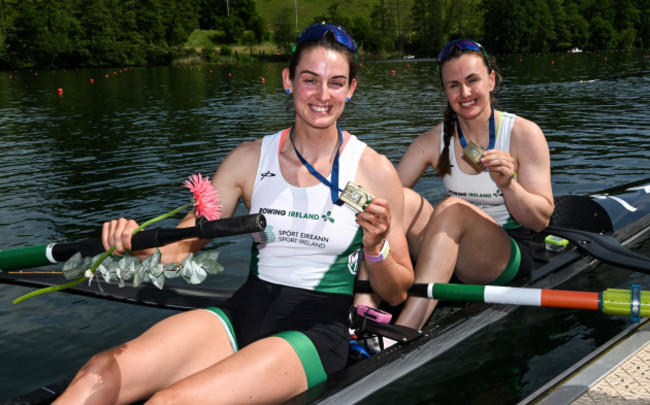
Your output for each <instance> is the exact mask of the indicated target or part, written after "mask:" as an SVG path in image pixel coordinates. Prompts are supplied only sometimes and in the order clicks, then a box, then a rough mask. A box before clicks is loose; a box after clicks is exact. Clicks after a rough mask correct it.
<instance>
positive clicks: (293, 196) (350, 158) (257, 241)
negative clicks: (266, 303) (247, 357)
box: [250, 129, 366, 295]
mask: <svg viewBox="0 0 650 405" xmlns="http://www.w3.org/2000/svg"><path fill="white" fill-rule="evenodd" d="M346 135H347V133H346ZM344 138H345V137H344ZM284 141H286V142H290V140H289V130H288V129H287V130H284V131H281V132H278V133H276V134H275V135H270V136H265V137H264V138H263V140H262V150H261V155H260V162H259V165H258V167H257V177H256V178H255V185H254V186H253V195H252V198H251V209H250V212H251V213H258V212H259V213H262V214H264V216H265V217H266V224H267V225H266V229H265V230H264V231H263V232H259V233H255V234H253V235H252V236H253V247H252V252H251V265H250V269H251V272H252V273H253V274H255V275H256V276H258V277H259V278H260V279H262V280H265V281H268V282H271V283H275V284H281V285H287V286H291V287H298V288H304V289H308V290H314V291H322V292H330V293H338V294H348V295H352V293H353V286H354V279H355V278H356V275H357V271H358V269H359V265H360V262H361V249H362V244H361V239H362V236H363V233H362V229H361V227H359V225H358V224H357V223H356V216H355V214H356V211H354V210H353V209H351V208H350V207H349V206H347V205H346V204H344V205H343V206H338V205H335V204H333V203H332V198H331V193H330V188H329V187H328V186H326V185H324V184H322V183H320V182H319V183H318V184H316V185H315V186H310V187H295V186H293V185H291V184H289V183H287V181H285V179H284V177H283V176H282V172H281V171H280V161H279V152H280V148H281V146H282V143H283V142H284ZM365 147H366V144H365V143H363V142H361V141H360V140H358V139H357V138H356V137H355V136H350V137H349V138H348V139H347V141H344V144H343V147H342V148H341V154H340V156H339V188H341V189H342V188H344V187H345V185H346V184H347V182H348V181H354V178H355V174H356V172H357V167H358V165H359V160H360V158H361V154H362V153H363V150H364V149H365ZM328 180H329V181H331V176H330V178H328Z"/></svg>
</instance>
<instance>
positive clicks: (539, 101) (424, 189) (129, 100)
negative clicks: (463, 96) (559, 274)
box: [0, 51, 650, 404]
mask: <svg viewBox="0 0 650 405" xmlns="http://www.w3.org/2000/svg"><path fill="white" fill-rule="evenodd" d="M499 63H500V64H501V67H502V72H503V75H504V81H503V85H502V87H501V89H500V90H499V92H498V98H499V105H498V107H499V108H501V109H503V110H506V111H510V112H514V113H517V114H519V115H522V116H525V117H527V118H529V119H532V120H534V121H536V122H537V123H538V124H539V125H540V126H541V128H542V129H543V131H544V132H545V134H546V136H547V138H548V141H549V145H550V147H551V153H552V170H553V185H554V191H555V192H556V193H557V194H567V193H588V192H596V191H599V190H601V189H603V188H608V187H612V186H615V185H618V184H620V183H623V182H630V181H635V180H640V179H643V178H647V177H650V159H649V158H650V118H649V117H648V115H647V110H648V102H647V94H648V92H649V91H650V78H648V75H647V73H648V71H650V59H649V58H648V52H639V51H636V52H631V53H629V54H628V53H608V54H601V55H595V54H587V53H584V54H572V55H568V54H567V55H562V54H556V55H546V56H539V57H536V56H534V55H532V56H531V55H525V56H523V57H521V60H520V57H519V56H513V57H509V58H506V59H502V60H500V61H499ZM281 69H282V66H281V65H277V64H270V65H267V64H263V65H239V66H216V65H214V66H204V67H202V68H201V69H198V68H194V69H188V68H167V67H158V68H134V69H124V70H119V69H96V70H79V71H56V72H52V71H39V72H27V71H21V72H2V73H0V128H1V130H0V145H1V146H2V157H1V158H0V249H7V248H15V247H21V246H29V245H34V244H40V243H45V242H50V241H64V240H75V239H80V238H84V237H89V236H96V235H97V234H98V232H99V228H100V226H101V223H102V222H103V221H104V220H105V219H107V218H112V217H116V216H127V217H133V218H136V219H140V220H145V219H148V218H150V217H153V216H156V215H158V214H160V213H163V212H166V211H168V210H171V209H172V208H175V207H177V206H179V205H181V204H184V203H185V202H187V200H188V198H189V196H188V194H187V193H186V191H184V190H183V189H181V188H180V187H179V186H180V184H181V183H182V181H183V180H184V179H185V177H186V176H187V175H188V174H191V173H197V172H200V173H203V174H206V175H210V176H211V175H212V174H213V173H214V171H215V170H216V168H217V166H218V164H219V162H220V161H221V160H222V159H223V157H224V156H225V154H226V153H227V152H228V151H229V150H230V149H232V147H234V146H235V145H237V144H239V143H240V142H241V141H243V140H250V139H257V138H259V137H261V136H263V135H266V134H270V133H273V132H275V131H277V130H279V129H282V128H286V127H288V126H289V125H290V124H291V122H292V109H291V104H290V102H289V101H288V98H287V96H286V95H285V94H284V92H283V90H282V88H281V81H280V72H281ZM36 73H38V74H36ZM262 78H264V80H262ZM91 79H92V80H93V81H94V83H91ZM360 79H361V83H360V87H359V90H358V92H357V93H356V94H355V97H354V99H353V101H352V102H351V103H350V104H349V106H348V109H347V111H346V113H345V117H344V119H343V120H342V126H343V127H344V128H345V129H348V130H349V131H350V132H352V133H354V134H356V135H357V136H359V137H360V138H361V139H363V140H364V141H366V142H368V143H369V144H371V145H372V146H374V147H375V148H376V149H377V150H379V151H380V152H382V153H384V154H386V155H387V156H388V157H389V158H390V159H391V160H392V161H393V162H395V163H397V161H398V160H399V158H400V156H401V155H402V153H403V152H404V150H405V149H406V147H407V145H408V144H409V143H410V142H411V140H412V139H413V138H414V137H415V136H417V135H418V134H419V133H421V132H422V131H424V130H425V129H427V128H429V127H430V126H432V125H434V124H435V123H436V122H437V121H438V120H439V119H440V118H441V112H442V108H443V106H444V105H445V103H446V100H445V98H444V96H443V94H442V93H441V91H440V88H439V85H438V79H437V74H436V73H435V66H434V64H433V63H432V62H430V61H409V62H403V61H397V62H369V63H366V64H365V66H364V67H363V68H362V70H361V77H360ZM58 88H61V89H63V95H62V96H61V97H59V96H58V95H57V89H58ZM416 189H417V190H418V191H420V192H421V193H423V194H424V195H425V196H426V197H427V198H429V199H431V200H434V201H435V200H437V199H439V198H440V197H441V195H442V193H441V191H440V183H439V181H438V180H437V179H435V178H433V177H432V176H431V173H428V174H427V176H426V177H425V178H423V179H422V181H420V183H419V184H418V185H417V187H416ZM175 222H176V219H173V220H169V221H168V222H167V223H164V224H163V225H169V226H172V225H173V224H175ZM213 246H216V247H220V248H221V251H222V256H221V262H222V264H224V265H225V266H226V268H227V270H226V271H225V272H224V273H222V274H221V275H219V276H218V277H215V278H213V279H211V280H210V281H209V282H208V284H209V285H230V286H235V285H238V284H239V283H241V282H242V280H243V277H244V275H245V272H246V269H247V257H248V251H249V241H248V239H247V238H246V237H234V238H229V239H225V240H220V241H215V242H213ZM638 249H640V251H642V252H645V253H646V254H649V255H650V246H648V244H647V243H645V244H643V245H641V246H639V247H638ZM56 269H57V267H56V266H52V267H51V268H48V270H56ZM633 280H636V281H641V282H642V283H644V285H650V282H649V280H648V279H647V278H643V277H640V276H638V275H634V274H631V273H630V272H626V271H622V270H618V269H614V268H611V267H607V266H600V267H598V268H597V269H595V270H594V271H593V272H590V273H589V274H585V275H583V276H581V277H579V278H578V279H576V280H573V281H572V282H571V283H569V284H570V285H569V286H568V287H571V288H576V289H585V290H594V291H597V290H601V289H604V288H608V287H617V286H628V285H629V284H630V283H631V282H632V281H633ZM28 291H29V289H27V288H22V287H14V286H6V285H0V400H2V399H7V398H11V397H14V396H17V395H19V394H21V393H24V392H26V391H30V390H33V389H35V388H37V387H39V386H40V385H43V384H47V383H51V382H53V381H57V380H60V379H61V378H62V377H64V376H68V375H70V374H72V373H74V372H75V371H76V370H77V369H78V367H80V366H81V364H82V363H83V362H84V361H85V360H86V359H87V358H88V357H89V356H90V355H91V354H93V353H95V352H97V351H99V350H102V349H105V348H107V347H109V346H113V345H115V344H117V343H119V342H122V341H124V340H126V339H130V338H132V337H135V336H136V335H138V334H139V333H141V332H142V331H144V330H145V329H146V328H147V327H149V326H150V325H151V324H152V323H154V322H156V321H157V320H159V319H161V318H163V317H165V316H167V315H169V314H170V313H171V311H164V310H157V309H148V308H142V307H136V306H129V305H124V304H115V303H110V302H104V301H100V300H94V299H87V298H80V297H76V296H72V295H67V294H49V295H46V296H41V297H39V298H37V299H33V300H29V301H27V302H25V303H23V304H21V305H19V306H13V305H12V304H11V301H12V300H13V299H15V298H16V297H18V296H20V295H22V294H24V293H26V292H28ZM511 318H516V320H515V321H505V322H501V323H499V324H496V325H494V326H493V327H491V328H490V329H489V330H488V331H486V332H484V333H480V334H478V335H476V336H475V337H474V338H473V339H471V341H468V342H466V343H465V344H463V345H461V346H459V347H457V348H456V349H454V350H453V351H451V352H450V353H449V354H448V355H445V356H443V357H442V358H440V359H438V360H436V361H435V362H433V363H431V364H430V365H428V366H427V367H424V368H423V369H422V370H419V371H418V372H417V373H413V374H412V375H410V376H408V377H407V378H404V379H402V380H399V381H398V382H396V383H394V384H392V385H391V386H390V387H387V389H385V390H384V392H381V393H380V394H378V395H377V396H375V397H374V398H372V401H373V402H374V403H377V402H386V403H388V402H393V403H394V402H395V401H396V400H397V399H399V401H400V402H401V403H413V404H415V403H432V402H437V403H503V404H506V403H515V402H516V401H517V400H518V399H520V398H523V397H525V396H526V395H528V394H529V393H530V392H532V391H534V390H535V389H537V388H538V387H539V386H541V385H543V384H544V383H545V382H546V381H548V380H549V379H550V378H552V377H553V376H554V375H555V374H556V373H558V372H560V371H561V370H563V369H564V368H566V367H567V366H569V365H570V364H572V363H573V362H575V361H576V360H578V359H579V358H581V357H582V356H584V355H585V354H587V353H588V352H589V351H590V350H592V349H593V348H594V347H596V346H597V345H599V344H600V343H603V342H605V341H606V340H608V339H609V338H610V337H612V336H614V335H615V334H616V333H617V332H618V331H620V330H621V329H622V328H623V327H624V326H625V325H626V324H627V322H628V321H626V320H624V319H620V318H611V317H606V316H604V315H601V314H592V313H585V312H578V311H563V310H550V309H526V310H524V309H521V310H519V311H518V312H517V316H515V317H511ZM468 383H469V384H468Z"/></svg>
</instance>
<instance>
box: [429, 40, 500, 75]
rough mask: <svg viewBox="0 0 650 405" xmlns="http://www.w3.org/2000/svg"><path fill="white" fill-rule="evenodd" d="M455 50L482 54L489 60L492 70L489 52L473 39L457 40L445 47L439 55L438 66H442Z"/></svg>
mask: <svg viewBox="0 0 650 405" xmlns="http://www.w3.org/2000/svg"><path fill="white" fill-rule="evenodd" d="M454 48H458V49H460V50H461V51H477V52H482V53H483V56H485V60H487V63H488V67H489V68H490V69H492V68H491V67H490V60H489V58H488V56H487V52H485V49H484V48H483V45H481V44H479V43H478V42H476V41H472V40H471V39H455V40H453V41H451V42H449V43H448V44H447V45H445V46H444V47H443V48H442V50H441V51H440V53H439V54H438V65H440V63H442V61H443V60H445V58H446V57H447V56H449V54H450V53H451V51H452V50H454Z"/></svg>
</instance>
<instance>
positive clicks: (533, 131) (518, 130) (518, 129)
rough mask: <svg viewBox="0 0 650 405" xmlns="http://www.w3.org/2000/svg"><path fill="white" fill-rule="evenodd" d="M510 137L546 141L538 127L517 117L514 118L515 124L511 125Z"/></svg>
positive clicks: (527, 120)
mask: <svg viewBox="0 0 650 405" xmlns="http://www.w3.org/2000/svg"><path fill="white" fill-rule="evenodd" d="M512 135H514V136H515V137H516V138H530V137H535V138H543V139H546V138H545V137H544V132H542V129H541V128H540V127H539V125H537V124H536V123H535V122H533V121H531V120H529V119H526V118H524V117H522V116H519V115H517V116H516V117H515V122H514V124H513V125H512Z"/></svg>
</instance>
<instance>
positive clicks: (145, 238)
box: [0, 214, 266, 271]
mask: <svg viewBox="0 0 650 405" xmlns="http://www.w3.org/2000/svg"><path fill="white" fill-rule="evenodd" d="M265 227H266V219H265V218H264V215H262V214H250V215H242V216H237V217H231V218H225V219H218V220H215V221H198V223H197V225H196V226H193V227H189V228H172V229H165V228H159V229H147V230H143V231H140V232H138V233H136V234H135V235H134V236H133V240H132V250H134V251H135V250H141V249H149V248H153V247H159V246H163V245H166V244H169V243H172V242H176V241H179V240H182V239H188V238H196V237H198V238H202V239H213V238H223V237H227V236H233V235H242V234H246V233H254V232H260V231H263V230H264V228H265ZM103 251H104V245H103V244H102V240H101V238H90V239H85V240H81V241H77V242H68V243H51V244H49V245H47V244H43V245H37V246H30V247H24V248H17V249H10V250H4V251H0V270H3V271H10V270H19V269H26V268H31V267H39V266H45V265H48V264H53V263H59V262H63V261H66V260H68V259H69V258H70V257H72V255H74V254H75V253H77V252H81V254H82V255H84V256H94V255H97V254H99V253H102V252H103Z"/></svg>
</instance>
